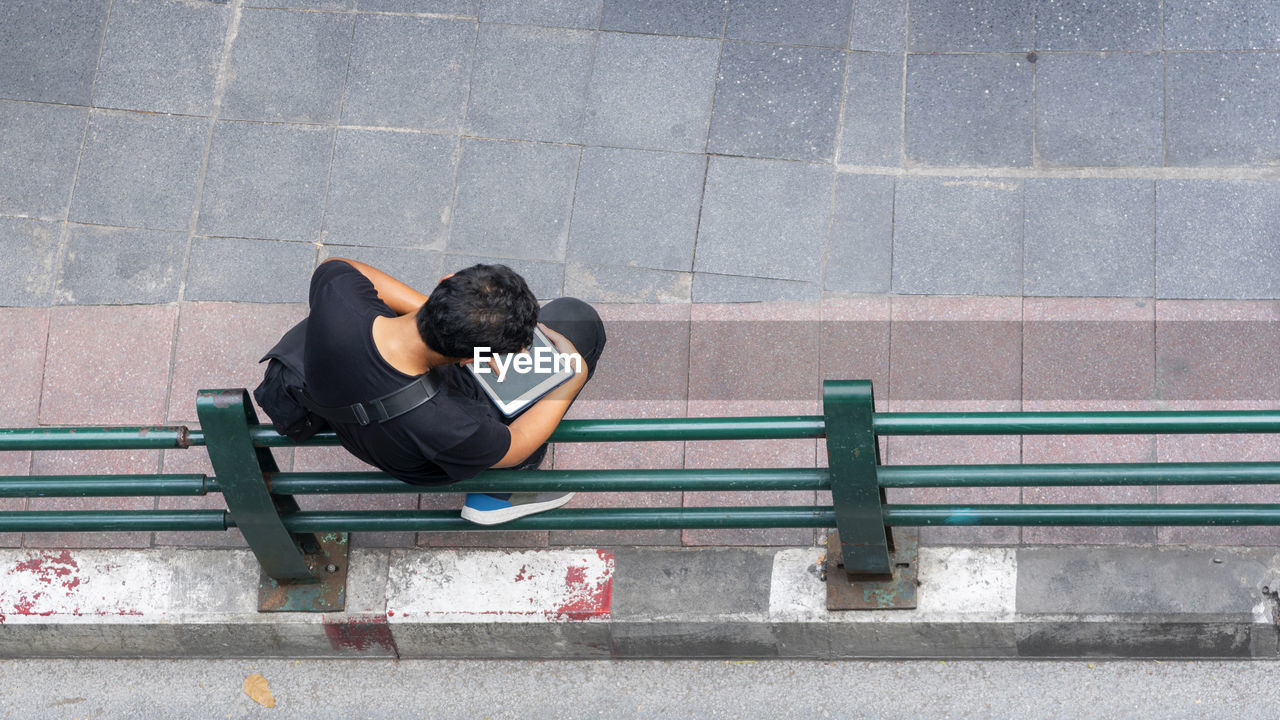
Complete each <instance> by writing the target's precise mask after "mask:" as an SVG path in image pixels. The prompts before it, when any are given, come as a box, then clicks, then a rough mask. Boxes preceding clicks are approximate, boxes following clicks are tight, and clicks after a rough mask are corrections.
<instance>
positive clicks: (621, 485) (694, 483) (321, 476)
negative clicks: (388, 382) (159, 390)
mask: <svg viewBox="0 0 1280 720" xmlns="http://www.w3.org/2000/svg"><path fill="white" fill-rule="evenodd" d="M270 483H271V491H272V492H274V493H281V494H286V495H319V494H330V493H332V494H340V493H461V492H680V491H682V490H686V491H699V490H705V491H755V490H826V489H828V488H830V487H831V481H830V475H829V473H828V472H827V470H825V469H822V468H752V469H745V470H724V469H707V470H696V469H690V470H499V471H492V472H486V473H481V474H480V475H477V476H476V477H474V478H472V479H470V480H463V481H461V482H457V483H453V484H450V485H436V486H423V485H410V484H409V483H405V482H401V481H399V480H396V479H395V478H392V477H389V476H387V475H385V474H383V473H376V472H367V473H350V472H310V473H278V474H276V475H274V476H273V477H272V478H271V480H270ZM211 489H217V486H216V479H215V482H214V483H213V484H212V487H211Z"/></svg>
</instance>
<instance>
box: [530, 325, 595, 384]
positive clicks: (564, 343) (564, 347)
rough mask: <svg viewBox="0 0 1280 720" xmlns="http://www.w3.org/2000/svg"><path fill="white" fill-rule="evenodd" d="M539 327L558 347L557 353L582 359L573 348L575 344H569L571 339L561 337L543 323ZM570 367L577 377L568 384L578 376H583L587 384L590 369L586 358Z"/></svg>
mask: <svg viewBox="0 0 1280 720" xmlns="http://www.w3.org/2000/svg"><path fill="white" fill-rule="evenodd" d="M538 327H539V328H540V329H541V330H542V332H543V334H545V335H546V336H547V339H548V340H550V341H551V344H552V345H555V346H556V351H557V352H560V353H564V354H565V355H577V356H578V357H580V358H582V354H581V353H579V352H578V348H576V347H574V346H573V343H571V342H569V338H567V337H565V336H563V335H561V334H560V333H558V332H556V331H555V330H552V329H551V328H549V327H547V326H546V325H543V324H542V323H538ZM569 366H570V367H572V368H573V369H574V372H575V376H574V377H573V378H572V379H570V380H569V381H568V382H573V381H574V380H576V379H578V376H581V377H582V379H583V380H582V381H583V382H586V377H587V370H589V369H590V368H588V367H587V359H586V358H582V362H581V363H569Z"/></svg>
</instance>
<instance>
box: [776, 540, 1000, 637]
mask: <svg viewBox="0 0 1280 720" xmlns="http://www.w3.org/2000/svg"><path fill="white" fill-rule="evenodd" d="M825 553H826V550H825V549H824V548H796V549H789V550H782V551H780V552H778V554H777V555H775V556H774V559H773V575H772V577H771V579H770V588H769V618H770V619H771V620H773V621H775V622H830V621H836V622H842V621H843V622H956V623H971V622H1010V621H1012V620H1013V619H1014V615H1015V613H1016V610H1017V602H1016V600H1017V589H1018V562H1017V551H1016V550H1015V549H1013V548H960V547H923V548H920V568H919V580H920V587H919V588H918V589H917V600H918V603H919V605H918V607H916V609H914V610H848V611H841V612H829V611H828V610H827V587H826V584H825V583H824V582H823V581H822V579H821V577H820V576H819V572H818V570H819V568H818V564H819V563H820V562H821V561H822V558H823V556H824V555H825Z"/></svg>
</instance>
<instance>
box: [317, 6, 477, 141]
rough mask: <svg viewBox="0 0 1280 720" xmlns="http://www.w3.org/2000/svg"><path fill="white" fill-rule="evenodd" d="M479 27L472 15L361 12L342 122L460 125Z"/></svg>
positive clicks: (428, 127)
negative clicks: (451, 17)
mask: <svg viewBox="0 0 1280 720" xmlns="http://www.w3.org/2000/svg"><path fill="white" fill-rule="evenodd" d="M475 33H476V26H475V23H474V22H471V21H469V20H446V19H437V18H414V17H403V16H392V15H364V14H362V15H359V16H358V17H357V19H356V29H355V38H354V40H353V43H352V46H351V67H350V69H349V71H348V76H347V89H346V95H345V98H344V100H343V104H342V122H343V123H345V124H348V125H377V126H383V127H405V128H415V129H420V130H446V131H456V130H458V129H459V128H460V127H462V118H463V116H464V114H465V113H466V104H467V88H468V80H469V78H470V77H471V52H472V49H473V47H474V45H475V37H476V35H475Z"/></svg>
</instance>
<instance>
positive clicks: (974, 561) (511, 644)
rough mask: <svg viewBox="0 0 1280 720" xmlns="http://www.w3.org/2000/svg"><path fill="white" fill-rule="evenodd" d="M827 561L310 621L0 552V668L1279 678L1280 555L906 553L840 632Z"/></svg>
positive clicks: (424, 570)
mask: <svg viewBox="0 0 1280 720" xmlns="http://www.w3.org/2000/svg"><path fill="white" fill-rule="evenodd" d="M823 552H824V551H823V549H822V548H813V547H806V548H768V549H765V548H700V549H685V548H672V549H658V548H635V547H625V548H614V549H608V550H606V549H569V550H566V549H551V550H531V551H492V550H439V549H416V548H415V549H367V550H359V549H357V550H354V551H353V552H352V554H351V567H350V570H349V575H348V584H347V604H346V610H345V612H342V613H336V614H309V613H258V612H257V583H258V565H257V563H256V561H255V560H254V558H253V556H252V555H251V554H250V553H249V552H248V551H247V550H239V549H233V550H211V549H175V548H165V549H159V548H157V549H149V550H141V551H140V550H58V551H38V550H3V551H0V656H4V657H10V658H19V657H99V658H107V657H110V658H125V657H205V658H241V657H253V658H269V657H279V658H302V657H310V658H353V657H377V658H387V657H394V658H520V659H550V658H588V659H591V658H594V659H607V658H812V659H844V658H850V659H852V658H1079V657H1090V658H1107V657H1110V658H1277V657H1280V642H1278V638H1280V632H1278V628H1277V623H1276V617H1277V605H1278V603H1277V600H1276V591H1277V590H1280V551H1277V550H1272V549H1248V548H1170V549H1162V548H1132V547H1078V546H1073V547H1048V546H1046V547H1028V548H960V547H924V548H921V550H920V582H921V586H920V589H919V607H918V608H916V609H914V610H890V611H848V612H836V613H832V612H828V611H827V610H826V605H825V602H826V590H825V586H824V584H823V583H822V581H821V580H820V579H819V567H818V565H819V562H820V560H821V557H822V555H823ZM1264 588H1265V589H1264Z"/></svg>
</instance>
